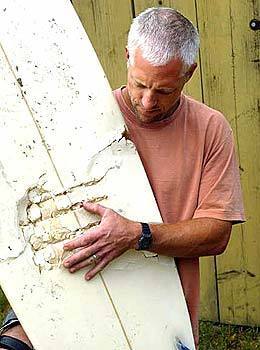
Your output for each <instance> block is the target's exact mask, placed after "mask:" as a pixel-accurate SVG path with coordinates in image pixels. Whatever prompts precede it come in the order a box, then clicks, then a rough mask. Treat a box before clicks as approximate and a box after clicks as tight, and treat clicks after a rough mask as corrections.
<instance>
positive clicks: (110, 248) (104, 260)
mask: <svg viewBox="0 0 260 350" xmlns="http://www.w3.org/2000/svg"><path fill="white" fill-rule="evenodd" d="M83 206H84V208H85V209H86V210H88V211H90V212H92V213H95V214H98V215H100V216H101V218H102V219H101V223H100V225H99V226H98V227H95V228H92V229H90V230H88V231H87V232H86V233H85V234H83V235H82V236H81V237H79V238H76V239H74V240H73V241H71V242H68V243H66V244H65V246H64V249H65V250H73V249H78V250H77V251H76V252H75V253H74V254H73V255H72V256H71V257H69V258H68V259H66V260H65V261H64V266H65V267H66V268H68V269H69V271H70V272H75V271H77V270H80V269H81V268H84V267H86V266H88V265H91V264H93V262H95V266H94V267H93V268H91V269H90V270H89V271H88V272H87V273H86V275H85V278H86V279H87V280H89V279H91V278H92V277H94V276H95V275H96V274H97V273H98V272H100V271H101V270H102V269H103V268H104V267H105V266H106V265H107V264H108V263H109V262H110V261H112V260H113V259H115V258H117V257H118V256H120V255H121V254H123V253H124V252H125V251H127V250H128V249H135V248H136V247H137V244H138V240H139V238H140V235H141V224H140V223H139V222H135V221H131V220H128V219H127V218H124V217H123V216H121V215H119V214H118V213H116V212H114V211H113V210H111V209H108V208H105V207H103V206H101V205H98V204H93V203H84V204H83ZM231 226H232V224H231V222H229V221H223V220H218V219H212V218H198V219H193V220H187V221H182V222H179V223H176V224H151V225H150V227H151V231H152V234H153V245H152V248H151V251H153V252H156V253H159V254H164V255H168V256H173V257H195V256H205V255H216V254H220V253H222V252H223V251H224V250H225V247H226V245H227V243H228V240H229V237H230V232H231ZM93 255H94V256H95V257H96V260H95V261H94V260H93Z"/></svg>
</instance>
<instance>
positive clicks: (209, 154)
mask: <svg viewBox="0 0 260 350" xmlns="http://www.w3.org/2000/svg"><path fill="white" fill-rule="evenodd" d="M220 129H221V130H222V131H221V132H220V133H218V134H217V136H216V135H212V134H211V133H210V132H209V135H208V138H209V141H208V142H207V143H206V146H207V147H206V149H205V156H204V164H203V171H202V175H201V181H200V187H199V197H198V205H197V208H196V210H195V213H194V216H193V218H201V217H211V218H216V219H221V220H227V221H232V222H233V223H239V222H244V221H245V216H244V208H243V200H242V192H241V185H240V176H239V168H238V164H237V160H236V154H235V147H234V140H233V134H232V131H231V129H230V127H229V126H228V127H226V128H224V130H223V125H222V127H221V128H220Z"/></svg>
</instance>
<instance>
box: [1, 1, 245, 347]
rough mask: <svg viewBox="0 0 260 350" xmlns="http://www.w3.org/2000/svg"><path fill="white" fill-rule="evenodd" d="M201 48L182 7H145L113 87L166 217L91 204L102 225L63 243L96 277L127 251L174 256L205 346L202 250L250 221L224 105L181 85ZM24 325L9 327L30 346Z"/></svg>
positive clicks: (72, 267)
mask: <svg viewBox="0 0 260 350" xmlns="http://www.w3.org/2000/svg"><path fill="white" fill-rule="evenodd" d="M198 46H199V38H198V33H197V31H196V29H195V28H194V26H193V25H192V24H191V23H190V22H189V21H188V20H187V19H186V18H185V17H183V16H182V15H181V14H180V13H178V12H177V11H175V10H173V9H169V8H154V9H148V10H146V11H144V12H143V13H142V14H140V15H139V16H138V17H137V18H136V19H135V20H134V21H133V24H132V26H131V29H130V32H129V37H128V46H127V50H126V56H127V61H128V81H127V86H123V87H121V88H120V89H118V90H116V91H115V92H114V94H115V97H116V99H117V101H118V104H119V106H120V109H121V111H122V113H123V116H124V118H125V123H126V125H127V127H128V131H129V137H130V138H131V140H132V141H133V142H134V143H135V145H136V147H137V150H138V152H139V155H140V157H141V160H142V162H143V165H144V168H145V170H146V173H147V175H148V178H149V181H150V184H151V186H152V189H153V192H154V195H155V198H156V201H157V204H158V206H159V209H160V212H161V215H162V218H163V222H164V223H163V224H149V223H148V224H147V223H146V224H141V223H139V222H135V221H131V220H128V219H127V218H124V217H122V216H120V215H119V214H118V213H116V212H114V211H113V210H111V209H108V208H105V207H103V206H100V205H98V204H91V203H86V202H84V203H83V206H84V208H85V209H86V210H88V211H90V212H93V213H96V214H99V215H100V216H101V217H102V220H101V224H100V225H99V226H98V227H96V228H92V229H91V230H89V231H88V233H87V234H84V235H82V236H81V237H80V238H77V239H75V240H73V241H71V242H69V243H67V244H65V246H64V248H65V249H67V250H72V249H75V248H80V249H79V250H78V251H77V252H76V253H74V254H73V255H72V256H71V257H69V258H68V259H66V260H65V261H64V266H65V267H66V268H68V270H69V271H70V272H72V273H73V272H75V271H77V270H79V269H81V268H85V267H86V266H88V265H91V264H92V268H91V269H90V270H89V271H88V272H87V273H86V275H85V278H86V279H87V280H89V279H91V278H93V277H94V276H95V275H96V274H97V273H98V272H100V271H101V270H102V269H103V268H104V267H105V266H106V265H107V264H108V263H109V262H110V261H112V260H113V259H115V258H117V257H118V256H120V255H121V254H123V253H124V252H125V251H127V250H128V249H146V250H150V251H153V252H156V253H159V254H164V255H168V256H172V257H175V259H176V264H177V267H178V271H179V274H180V278H181V282H182V286H183V290H184V294H185V297H186V301H187V305H188V309H189V313H190V317H191V322H192V326H193V332H194V338H195V342H196V344H198V305H199V257H200V256H206V255H217V254H221V253H222V252H223V251H224V250H225V248H226V245H227V243H228V240H229V237H230V233H231V227H232V224H234V223H238V222H242V221H244V214H243V207H242V200H241V190H240V183H239V172H238V167H237V164H236V160H235V154H234V144H233V137H232V131H231V128H230V127H229V125H228V123H227V122H226V120H225V118H224V117H223V116H222V115H221V113H219V112H217V111H215V110H213V109H211V108H209V107H207V106H205V105H204V104H201V103H199V102H197V101H195V100H193V99H192V98H190V97H187V96H185V95H184V94H183V93H182V90H183V87H184V85H185V84H186V83H187V82H188V81H189V80H190V78H191V77H192V75H193V73H194V71H195V69H196V61H195V60H196V55H197V52H198ZM93 260H95V262H96V263H95V265H94V266H93ZM15 328H16V333H15V334H14V333H12V332H15ZM15 328H13V329H12V328H11V329H9V331H7V332H6V334H7V335H8V332H9V335H11V336H14V337H18V338H20V337H22V336H23V338H22V340H23V341H26V342H27V343H28V344H29V341H28V339H26V338H25V335H24V333H23V332H22V329H21V327H20V328H19V327H15Z"/></svg>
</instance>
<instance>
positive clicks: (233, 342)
mask: <svg viewBox="0 0 260 350" xmlns="http://www.w3.org/2000/svg"><path fill="white" fill-rule="evenodd" d="M7 308H8V302H7V300H6V298H5V296H4V293H3V292H2V290H1V289H0V324H1V323H2V320H3V317H4V314H5V311H6V309H7ZM256 349H259V350H260V329H259V328H257V327H256V328H253V327H240V326H232V325H223V324H217V323H212V322H205V321H201V322H200V350H256Z"/></svg>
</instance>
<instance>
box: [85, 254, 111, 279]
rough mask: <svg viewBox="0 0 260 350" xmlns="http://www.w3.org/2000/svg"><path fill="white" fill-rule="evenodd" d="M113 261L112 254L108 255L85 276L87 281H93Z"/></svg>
mask: <svg viewBox="0 0 260 350" xmlns="http://www.w3.org/2000/svg"><path fill="white" fill-rule="evenodd" d="M111 260H113V255H112V254H108V255H106V256H105V257H104V258H103V259H102V260H100V261H99V262H98V263H97V264H96V265H95V266H94V267H93V268H92V269H90V270H89V271H88V272H87V273H86V274H85V279H86V280H87V281H89V280H91V278H93V277H95V276H96V275H97V274H98V273H99V272H101V271H102V270H103V269H104V268H105V267H106V266H107V265H108V263H109V262H110V261H111Z"/></svg>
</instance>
